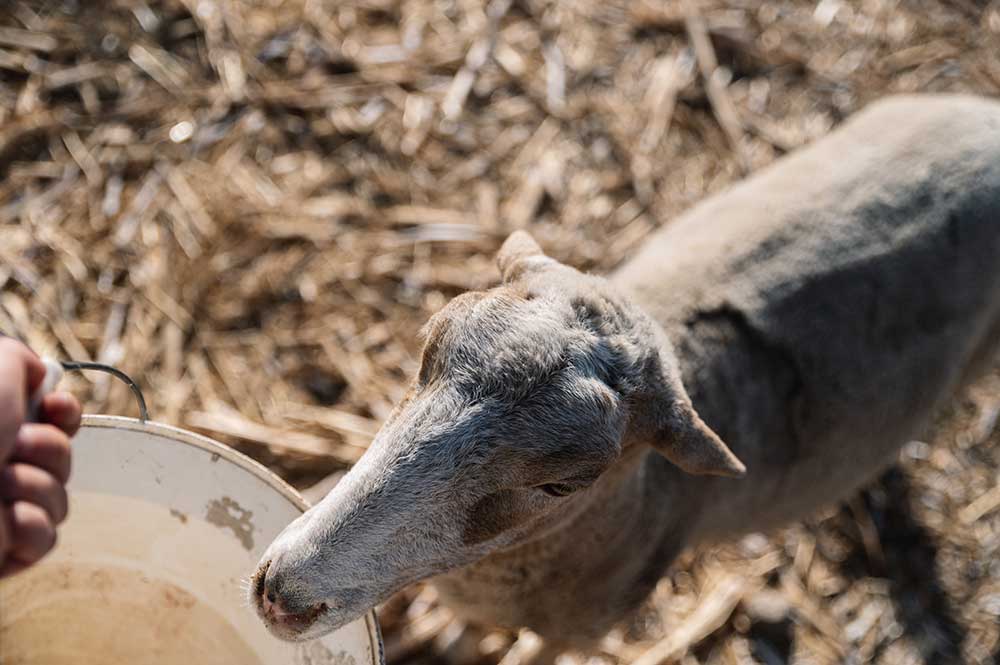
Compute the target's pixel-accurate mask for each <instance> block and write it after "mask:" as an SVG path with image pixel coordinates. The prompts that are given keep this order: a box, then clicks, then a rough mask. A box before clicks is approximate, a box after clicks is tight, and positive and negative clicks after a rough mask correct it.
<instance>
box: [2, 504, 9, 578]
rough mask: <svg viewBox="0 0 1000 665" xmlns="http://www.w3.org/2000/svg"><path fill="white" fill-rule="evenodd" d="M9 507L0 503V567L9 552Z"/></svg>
mask: <svg viewBox="0 0 1000 665" xmlns="http://www.w3.org/2000/svg"><path fill="white" fill-rule="evenodd" d="M10 545H11V543H10V507H9V506H7V505H5V504H3V503H0V566H2V565H3V563H4V561H5V560H6V559H7V555H8V553H9V552H10Z"/></svg>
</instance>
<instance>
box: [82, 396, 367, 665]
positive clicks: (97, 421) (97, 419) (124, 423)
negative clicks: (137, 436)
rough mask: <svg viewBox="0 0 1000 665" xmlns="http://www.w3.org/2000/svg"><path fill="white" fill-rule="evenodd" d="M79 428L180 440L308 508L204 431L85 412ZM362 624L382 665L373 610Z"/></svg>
mask: <svg viewBox="0 0 1000 665" xmlns="http://www.w3.org/2000/svg"><path fill="white" fill-rule="evenodd" d="M80 427H89V428H98V429H112V430H113V429H117V430H126V431H132V432H149V433H152V434H156V435H158V436H162V437H164V438H166V439H170V440H172V441H174V442H176V443H181V444H184V445H187V446H191V447H193V448H199V449H201V450H205V451H208V452H211V453H213V454H217V455H219V456H220V457H221V458H222V459H225V460H226V461H228V462H231V463H233V464H235V465H236V466H238V467H240V468H242V469H243V470H245V471H247V472H249V473H251V474H253V475H254V476H255V477H256V478H258V479H259V480H262V481H264V482H265V483H266V484H267V485H269V486H270V487H271V488H272V489H274V490H275V491H277V492H278V493H279V494H280V495H281V496H283V497H284V498H285V499H288V501H290V502H291V503H292V505H294V506H295V507H296V508H298V509H299V511H300V512H305V511H306V510H308V509H309V507H310V506H309V502H308V501H306V500H305V499H304V498H302V495H301V494H299V493H298V491H296V489H295V488H294V487H292V486H291V485H289V484H288V483H286V482H285V481H284V480H282V479H281V478H279V477H278V476H277V475H276V474H275V473H274V472H272V471H271V470H270V469H268V468H267V467H266V466H264V465H263V464H261V463H260V462H258V461H257V460H255V459H252V458H250V457H248V456H247V455H244V454H243V453H241V452H239V451H238V450H235V449H234V448H231V447H230V446H227V445H224V444H222V443H219V442H218V441H215V440H213V439H211V438H209V437H207V436H205V435H204V434H198V433H196V432H191V431H189V430H186V429H183V428H180V427H175V426H173V425H166V424H164V423H158V422H155V421H151V420H145V421H143V420H138V419H136V418H129V417H127V416H108V415H94V414H85V415H84V416H83V419H82V421H81V424H80ZM364 617H365V627H366V628H367V629H368V638H369V639H370V640H371V648H372V653H373V654H375V664H374V665H385V648H384V646H383V643H382V629H381V627H380V626H379V623H378V618H377V617H376V616H375V610H374V609H372V610H369V611H368V612H366V613H365V615H364Z"/></svg>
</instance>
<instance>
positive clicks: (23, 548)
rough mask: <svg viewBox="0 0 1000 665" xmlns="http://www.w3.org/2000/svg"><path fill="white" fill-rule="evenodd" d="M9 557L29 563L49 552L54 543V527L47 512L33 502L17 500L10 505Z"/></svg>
mask: <svg viewBox="0 0 1000 665" xmlns="http://www.w3.org/2000/svg"><path fill="white" fill-rule="evenodd" d="M10 513H11V534H12V536H13V538H12V541H11V548H10V557H11V558H13V559H14V560H16V561H19V562H20V563H22V564H28V565H31V564H33V563H36V562H37V561H38V560H39V559H41V558H42V557H43V556H45V555H46V554H48V553H49V550H51V549H52V548H53V547H54V546H55V544H56V527H55V525H54V524H53V523H52V521H51V520H50V519H49V515H48V513H46V512H45V511H44V510H42V509H41V508H39V507H38V506H36V505H35V504H33V503H28V502H27V501H17V502H15V503H14V504H13V505H12V506H11V507H10Z"/></svg>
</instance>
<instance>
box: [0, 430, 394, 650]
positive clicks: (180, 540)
mask: <svg viewBox="0 0 1000 665" xmlns="http://www.w3.org/2000/svg"><path fill="white" fill-rule="evenodd" d="M69 492H70V513H69V518H68V519H67V520H66V521H65V522H64V523H63V525H62V526H61V527H60V529H59V544H58V546H57V547H56V549H55V550H54V551H53V552H52V554H50V555H49V556H48V557H47V558H45V559H43V560H42V562H40V563H39V564H37V565H36V566H34V567H32V568H30V569H28V570H27V571H25V572H22V573H20V574H18V575H15V576H13V577H11V578H8V579H6V580H4V581H2V582H0V663H3V665H69V664H72V665H144V664H147V663H148V664H150V665H194V664H197V665H384V657H383V653H382V642H381V637H380V635H379V630H378V624H377V622H376V619H375V615H374V613H369V614H368V615H366V616H365V617H363V618H362V619H358V620H357V621H355V622H354V623H351V624H349V625H347V626H344V627H343V628H341V629H339V630H337V631H335V632H333V633H330V634H329V635H326V636H324V637H322V638H319V639H317V640H314V641H311V642H303V643H296V644H292V643H288V642H283V641H280V640H278V639H277V638H275V637H272V636H271V634H270V633H269V632H267V630H266V629H265V628H264V625H263V624H262V623H261V622H260V620H259V619H258V618H257V616H256V614H255V612H254V610H253V609H251V608H249V607H248V606H247V600H246V593H245V591H244V589H245V582H244V581H243V580H245V579H246V578H247V576H248V575H249V574H250V573H252V572H253V570H254V567H255V566H256V564H257V562H258V560H259V559H260V557H261V555H262V554H263V552H264V550H265V549H266V548H267V546H268V545H269V544H270V543H271V541H272V540H273V539H274V538H275V537H276V536H277V535H278V533H279V532H280V531H281V530H282V529H283V528H284V527H285V525H287V524H288V523H289V522H291V521H292V520H293V519H294V518H295V517H297V516H298V515H300V514H301V513H302V512H303V511H304V510H305V509H306V507H307V506H306V503H305V502H304V501H303V500H302V498H301V497H299V495H298V494H296V493H295V491H294V490H293V489H291V488H290V487H289V486H288V485H286V484H285V483H284V482H282V481H281V480H279V479H278V478H277V477H275V476H274V475H273V474H272V473H270V472H269V471H268V470H267V469H266V468H264V467H263V466H261V465H260V464H258V463H256V462H254V461H253V460H251V459H249V458H247V457H245V456H244V455H241V454H239V453H237V452H236V451H234V450H232V449H231V448H228V447H226V446H223V445H221V444H219V443H216V442H214V441H212V440H210V439H208V438H206V437H203V436H199V435H196V434H192V433H190V432H186V431H183V430H180V429H176V428H173V427H168V426H165V425H158V424H153V423H143V422H140V421H138V420H133V419H131V418H119V417H111V416H88V417H86V418H85V419H84V424H83V427H82V428H81V429H80V432H79V434H77V436H76V438H74V440H73V476H72V479H71V481H70V485H69Z"/></svg>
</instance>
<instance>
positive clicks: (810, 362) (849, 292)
mask: <svg viewBox="0 0 1000 665" xmlns="http://www.w3.org/2000/svg"><path fill="white" fill-rule="evenodd" d="M614 280H615V281H616V282H617V283H618V285H619V286H621V287H623V288H625V289H626V290H628V291H630V292H631V293H632V294H633V295H634V296H635V297H636V298H637V299H638V300H639V302H640V303H641V304H642V305H643V306H644V307H645V308H646V309H647V311H649V312H650V313H651V314H652V315H653V316H654V318H656V319H657V320H658V321H660V322H661V323H662V324H663V325H664V326H665V328H666V329H667V330H668V331H669V332H670V333H671V336H672V337H673V338H674V339H675V340H676V343H677V345H678V346H679V347H681V348H680V349H679V350H680V353H679V357H680V358H681V362H682V365H683V366H684V373H685V379H686V381H687V383H688V384H689V385H688V387H689V390H690V391H691V393H692V398H693V399H694V401H695V405H696V407H697V408H698V410H699V412H700V413H701V414H702V416H703V417H704V418H705V420H706V421H707V422H708V423H709V424H710V425H712V426H713V427H715V428H716V429H717V430H719V431H720V434H721V435H722V436H723V438H724V439H725V440H727V442H728V443H729V444H730V445H731V447H732V448H733V449H734V451H735V452H736V454H737V455H738V456H739V457H740V458H741V459H743V460H744V461H745V462H746V464H747V466H748V469H749V472H750V475H749V476H748V478H747V479H745V480H744V481H740V482H736V483H734V482H731V481H729V482H730V484H729V485H728V486H727V487H726V490H725V493H724V495H723V496H725V499H723V500H720V502H719V503H718V505H716V506H713V508H712V510H711V515H710V516H709V517H708V518H707V519H709V520H710V521H711V522H712V525H713V528H712V529H711V530H712V531H714V530H719V531H725V530H727V529H729V528H735V527H736V526H746V527H750V528H757V527H759V526H765V525H767V524H770V523H773V522H776V521H780V520H785V519H790V518H793V517H796V516H798V515H800V514H801V513H802V512H804V511H807V510H811V509H812V508H814V507H815V506H816V505H818V504H820V503H824V502H828V501H830V500H832V499H834V498H836V497H837V496H843V495H845V494H846V493H848V492H850V491H852V490H853V489H855V488H856V487H857V485H858V484H860V483H863V482H865V481H866V480H867V479H868V478H869V477H870V476H871V474H872V473H874V472H876V471H877V470H878V469H879V468H881V466H882V465H883V464H884V463H885V462H886V461H889V460H891V459H892V456H893V454H894V451H895V450H896V448H897V447H898V446H899V445H901V444H902V443H904V442H905V441H906V440H907V439H908V438H910V437H912V436H914V435H916V434H918V433H919V431H920V429H921V428H922V427H923V426H924V425H925V424H926V422H927V421H928V419H929V418H930V416H931V415H932V414H933V411H934V409H935V407H937V406H939V405H940V404H941V402H942V401H943V400H944V399H946V398H947V397H949V396H950V395H951V394H952V393H953V392H954V390H955V389H956V388H957V387H959V385H960V384H961V383H962V381H963V380H964V378H965V377H966V376H967V373H968V372H969V371H970V370H974V369H975V367H974V365H976V364H979V363H982V362H983V361H984V359H985V358H986V357H987V356H988V355H989V353H990V352H991V351H992V350H993V349H994V348H995V346H996V343H997V341H998V340H997V338H998V336H1000V104H997V103H995V102H991V101H985V100H981V99H975V98H970V97H960V96H940V97H934V96H924V97H904V98H896V99H893V100H891V101H886V102H880V103H877V104H874V105H873V106H872V107H870V108H869V109H867V110H866V111H864V112H862V113H860V114H859V115H858V116H856V117H855V118H854V119H852V120H851V121H849V122H848V123H846V125H845V126H844V127H843V128H841V129H839V130H838V131H836V132H834V133H833V134H831V135H830V136H829V137H827V138H825V139H823V140H821V141H820V142H818V143H817V144H814V145H813V146H811V147H809V148H807V149H805V150H801V151H799V152H798V153H796V154H793V155H791V156H789V157H788V158H786V159H784V160H782V161H781V162H779V163H778V164H777V165H775V167H772V168H770V169H768V170H765V171H763V172H761V173H760V174H759V175H757V176H755V177H753V178H751V179H750V180H749V181H747V182H746V183H743V184H741V185H739V186H737V187H735V188H734V189H732V190H730V191H729V192H727V193H725V194H723V195H720V196H716V197H713V198H711V199H709V200H707V201H706V202H704V203H703V204H701V205H699V206H697V207H696V208H694V209H693V210H692V211H690V212H689V213H688V214H686V215H684V216H683V217H682V218H680V219H678V220H677V221H676V222H674V223H672V224H671V225H670V226H669V227H668V228H667V229H665V230H664V231H662V232H661V233H660V234H658V235H657V236H655V237H654V238H653V239H652V241H651V242H650V243H649V245H648V246H647V247H645V248H644V250H643V251H642V252H640V254H639V255H638V256H636V257H635V258H634V259H633V260H632V261H630V262H629V263H628V264H626V265H625V266H623V267H622V268H621V269H620V270H619V271H618V273H617V274H616V275H615V276H614ZM712 482H726V481H712ZM727 510H728V511H729V513H730V514H731V513H733V512H735V513H736V515H737V516H738V519H736V520H735V521H734V524H733V525H728V524H726V523H725V522H726V520H725V519H720V515H724V514H727ZM748 511H749V512H748ZM748 514H749V515H757V516H758V518H759V519H758V520H757V522H759V523H760V524H757V523H755V522H754V521H753V520H750V521H748V520H747V519H746V518H747V515H748Z"/></svg>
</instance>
